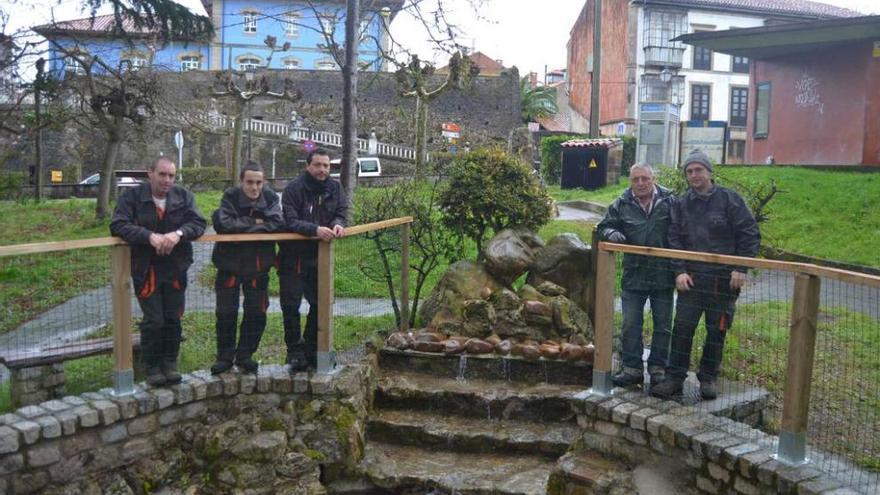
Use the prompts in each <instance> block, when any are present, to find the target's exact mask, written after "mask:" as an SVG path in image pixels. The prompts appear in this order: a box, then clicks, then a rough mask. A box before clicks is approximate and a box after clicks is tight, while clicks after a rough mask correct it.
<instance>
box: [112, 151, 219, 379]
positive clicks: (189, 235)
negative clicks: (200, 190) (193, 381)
mask: <svg viewBox="0 0 880 495" xmlns="http://www.w3.org/2000/svg"><path fill="white" fill-rule="evenodd" d="M176 172H177V169H176V166H175V164H174V162H173V161H172V160H171V159H169V158H167V157H160V158H159V159H157V160H156V161H154V162H153V163H152V164H150V166H149V168H148V169H147V176H148V178H149V181H148V182H146V183H144V184H141V185H140V186H138V187H132V188H129V189H127V190H126V191H125V193H123V195H122V197H120V198H119V202H118V203H117V204H116V211H115V212H114V213H113V219H112V220H111V221H110V233H111V234H112V235H115V236H119V237H121V238H122V239H123V240H124V241H125V242H127V243H129V244H131V279H132V283H133V285H134V291H135V294H136V295H137V300H138V304H140V306H141V310H142V311H143V313H144V316H143V319H142V320H141V323H140V329H141V352H142V356H143V360H144V365H145V368H146V381H147V383H148V384H150V385H153V386H160V385H172V384H175V383H180V381H181V376H180V373H178V371H177V356H178V354H179V352H180V338H181V333H182V329H181V325H180V318H181V316H183V310H184V303H185V291H186V285H187V278H186V272H187V270H188V269H189V267H190V265H191V264H192V262H193V249H192V243H191V242H190V241H192V240H193V239H196V238H198V237H200V236H201V235H202V234H203V233H204V232H205V225H206V222H205V219H204V218H203V217H202V216H201V215H200V214H199V212H198V211H197V210H196V206H195V199H194V198H193V195H192V194H191V193H190V192H189V191H187V190H186V189H184V188H182V187H180V186H176V185H175V184H174V179H175V177H176Z"/></svg>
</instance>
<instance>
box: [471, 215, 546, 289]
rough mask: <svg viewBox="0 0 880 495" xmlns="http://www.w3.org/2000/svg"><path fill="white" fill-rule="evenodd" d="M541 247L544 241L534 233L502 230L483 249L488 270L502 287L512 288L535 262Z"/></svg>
mask: <svg viewBox="0 0 880 495" xmlns="http://www.w3.org/2000/svg"><path fill="white" fill-rule="evenodd" d="M536 239H537V241H536ZM541 246H543V241H541V240H540V238H538V237H537V236H536V235H535V234H534V233H532V232H528V231H524V230H515V229H505V230H502V231H501V232H499V233H498V234H497V235H496V236H495V237H493V238H492V240H490V241H489V242H488V243H486V246H485V247H484V248H483V259H485V262H486V270H487V271H488V272H489V273H491V274H492V276H493V277H495V279H496V280H498V281H499V282H500V283H501V284H502V285H505V286H510V285H511V284H512V283H513V282H514V281H515V280H516V279H518V278H519V277H520V276H522V275H523V274H524V273H525V272H526V270H527V269H528V268H529V266H530V265H531V264H532V263H533V262H534V261H535V251H536V249H537V248H539V247H541Z"/></svg>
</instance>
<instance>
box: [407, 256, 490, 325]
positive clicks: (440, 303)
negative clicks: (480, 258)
mask: <svg viewBox="0 0 880 495" xmlns="http://www.w3.org/2000/svg"><path fill="white" fill-rule="evenodd" d="M486 287H488V288H489V291H490V292H489V293H490V294H491V293H492V292H495V291H496V290H498V289H500V288H501V285H500V284H499V283H498V282H497V281H495V279H493V278H492V276H491V275H489V272H487V271H486V268H485V267H484V266H483V265H481V264H479V263H475V262H473V261H457V262H455V263H453V264H452V265H450V266H449V268H448V269H447V270H446V272H445V273H444V274H443V276H442V277H440V280H439V281H438V282H437V285H436V286H435V287H434V290H433V291H431V293H430V294H429V295H428V297H427V298H426V299H425V302H424V303H423V304H422V306H421V308H420V309H419V316H420V317H421V320H422V322H425V323H427V322H430V323H429V324H428V326H431V327H432V328H435V329H437V330H440V331H442V332H443V333H447V334H452V333H459V332H447V331H446V329H447V328H449V327H454V326H455V325H454V323H452V324H451V323H450V322H455V321H458V322H459V323H460V321H461V317H462V305H463V304H464V302H465V301H467V300H469V299H480V298H481V297H480V296H481V295H482V294H485V293H486V291H484V290H483V289H484V288H486ZM435 318H436V321H435Z"/></svg>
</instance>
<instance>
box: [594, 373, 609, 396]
mask: <svg viewBox="0 0 880 495" xmlns="http://www.w3.org/2000/svg"><path fill="white" fill-rule="evenodd" d="M613 388H614V384H613V383H612V382H611V372H610V371H598V370H593V388H591V389H590V392H592V393H594V394H599V395H611V389H613Z"/></svg>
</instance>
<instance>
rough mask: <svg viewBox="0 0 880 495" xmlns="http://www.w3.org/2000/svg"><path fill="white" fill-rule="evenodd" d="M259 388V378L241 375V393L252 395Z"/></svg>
mask: <svg viewBox="0 0 880 495" xmlns="http://www.w3.org/2000/svg"><path fill="white" fill-rule="evenodd" d="M256 388H257V376H256V375H252V374H244V375H241V393H243V394H252V393H254V390H256Z"/></svg>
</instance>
